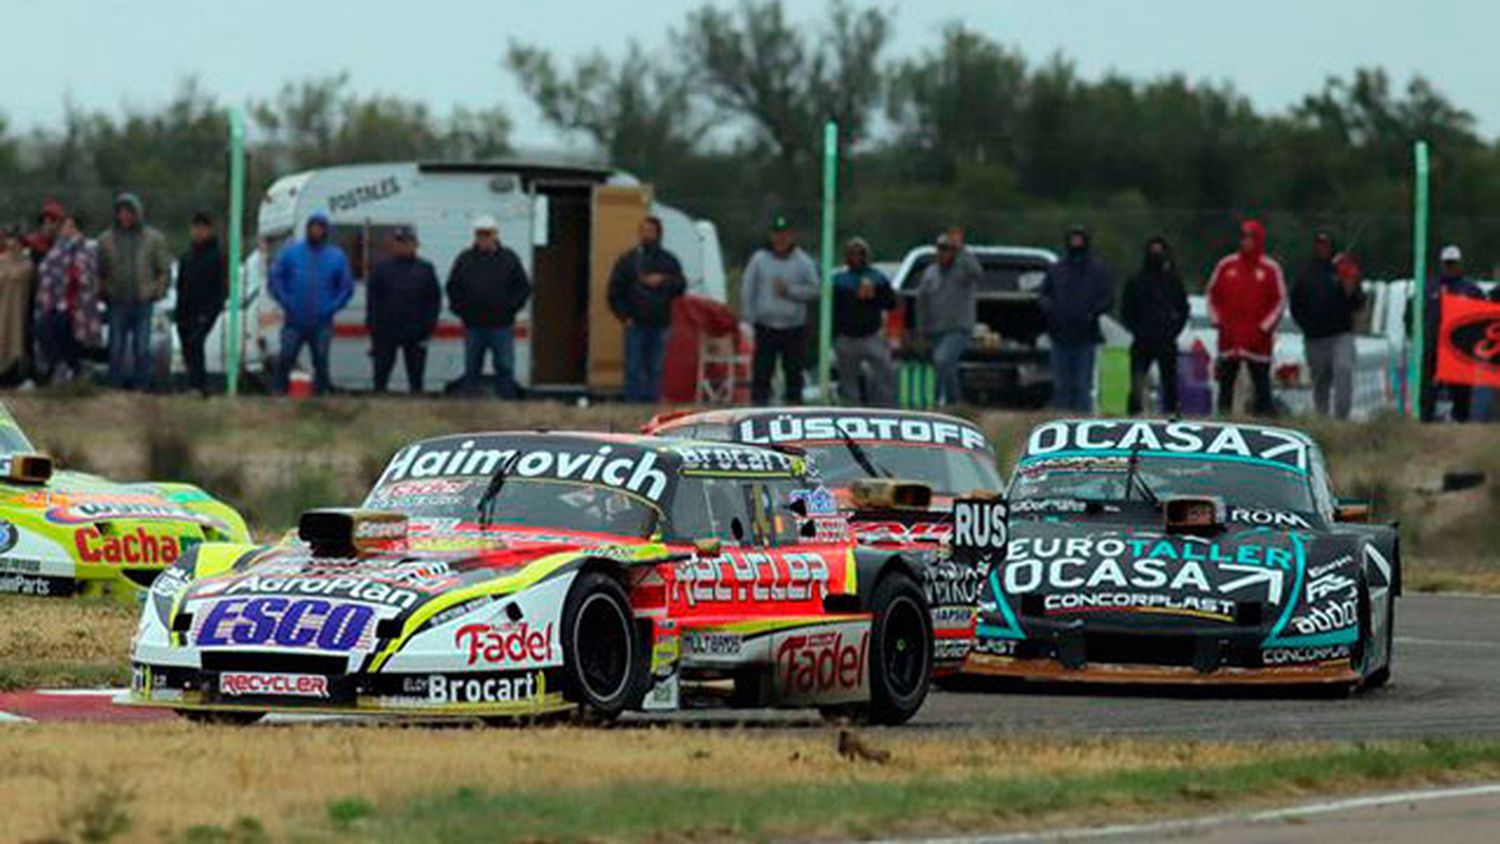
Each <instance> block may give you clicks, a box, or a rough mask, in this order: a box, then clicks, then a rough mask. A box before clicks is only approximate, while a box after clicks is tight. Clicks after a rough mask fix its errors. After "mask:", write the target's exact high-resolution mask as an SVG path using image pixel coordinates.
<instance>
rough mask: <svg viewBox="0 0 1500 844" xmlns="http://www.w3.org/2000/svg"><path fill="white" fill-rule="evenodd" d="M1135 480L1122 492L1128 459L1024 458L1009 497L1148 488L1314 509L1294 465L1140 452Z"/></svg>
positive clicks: (1113, 493) (1138, 492)
mask: <svg viewBox="0 0 1500 844" xmlns="http://www.w3.org/2000/svg"><path fill="white" fill-rule="evenodd" d="M1136 475H1137V476H1139V479H1140V480H1139V481H1138V482H1137V483H1136V484H1135V485H1134V486H1132V487H1131V488H1130V490H1129V495H1128V496H1127V495H1126V488H1127V484H1128V483H1129V478H1130V458H1129V457H1125V456H1118V455H1112V456H1098V457H1046V456H1039V457H1028V458H1025V459H1023V460H1022V461H1021V463H1020V465H1019V466H1017V467H1016V474H1015V478H1014V480H1013V481H1012V483H1011V488H1010V496H1009V498H1010V501H1011V502H1012V503H1013V504H1014V503H1015V502H1020V501H1071V502H1077V501H1084V502H1088V501H1106V502H1119V501H1122V500H1125V499H1126V498H1127V497H1128V498H1130V499H1132V500H1137V501H1144V500H1146V499H1147V498H1148V497H1149V495H1148V494H1147V493H1146V492H1145V491H1144V490H1143V489H1142V487H1143V486H1144V487H1145V489H1149V490H1150V492H1151V493H1153V494H1154V495H1155V496H1156V498H1158V499H1164V498H1168V497H1172V496H1215V497H1219V498H1222V499H1224V503H1225V504H1226V505H1227V506H1231V507H1245V508H1258V509H1272V510H1292V511H1296V512H1302V513H1311V512H1313V511H1314V510H1315V507H1314V504H1313V500H1312V490H1311V487H1310V486H1309V485H1308V482H1307V475H1306V474H1305V473H1304V472H1303V471H1302V470H1299V469H1297V468H1296V467H1294V466H1288V465H1286V464H1282V463H1277V462H1273V461H1259V462H1249V461H1246V462H1239V461H1227V460H1210V459H1207V458H1205V457H1204V456H1203V455H1197V454H1163V453H1158V452H1151V453H1146V452H1142V453H1141V454H1140V456H1139V463H1138V464H1137V466H1136Z"/></svg>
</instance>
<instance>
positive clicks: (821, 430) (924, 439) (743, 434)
mask: <svg viewBox="0 0 1500 844" xmlns="http://www.w3.org/2000/svg"><path fill="white" fill-rule="evenodd" d="M846 437H847V438H849V439H853V440H860V441H872V442H900V443H912V444H916V445H943V446H953V447H956V448H964V449H968V450H970V451H980V452H984V453H986V454H988V453H990V446H989V443H988V442H987V441H986V440H985V438H984V433H983V432H982V431H980V430H979V429H978V428H975V427H973V426H972V425H967V424H964V423H961V422H958V421H948V420H942V419H939V420H933V419H920V418H912V417H909V416H900V415H896V414H873V413H866V414H853V413H851V414H839V415H837V416H833V415H826V416H814V415H803V414H791V413H786V414H780V415H777V416H757V417H752V418H750V419H746V420H744V421H743V422H741V423H740V424H739V440H740V441H741V442H746V443H752V444H755V445H771V444H775V443H795V442H827V441H834V440H842V439H844V438H846Z"/></svg>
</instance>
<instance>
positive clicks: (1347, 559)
mask: <svg viewBox="0 0 1500 844" xmlns="http://www.w3.org/2000/svg"><path fill="white" fill-rule="evenodd" d="M1352 562H1354V557H1353V556H1352V555H1350V554H1343V555H1341V556H1338V557H1334V558H1333V559H1332V560H1329V561H1328V562H1326V563H1322V564H1320V565H1316V566H1308V567H1307V576H1308V577H1309V578H1318V577H1322V576H1323V575H1325V574H1327V573H1328V572H1331V571H1333V570H1334V569H1338V568H1343V567H1344V566H1347V565H1349V564H1350V563H1352Z"/></svg>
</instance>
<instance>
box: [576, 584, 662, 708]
mask: <svg viewBox="0 0 1500 844" xmlns="http://www.w3.org/2000/svg"><path fill="white" fill-rule="evenodd" d="M562 620H563V623H562V645H563V667H562V674H563V695H564V696H565V697H566V698H567V699H568V700H569V701H571V702H573V703H574V704H576V705H577V706H578V716H579V718H580V719H581V720H583V721H586V722H589V723H608V722H609V721H612V720H614V719H615V718H617V717H618V716H619V715H620V713H621V712H623V711H625V709H626V707H627V706H629V705H630V703H631V702H632V701H633V700H636V699H638V697H639V695H640V691H641V689H640V686H641V684H642V683H643V682H644V679H645V676H646V673H647V668H646V666H647V662H646V656H647V655H646V649H645V647H644V646H643V645H642V643H641V642H640V637H639V635H638V634H637V633H636V626H635V620H634V616H633V614H632V613H631V611H630V599H629V598H628V597H627V596H626V594H625V588H624V587H623V586H621V585H620V584H619V582H618V581H616V580H615V579H614V578H612V577H610V576H609V575H607V574H604V573H602V572H596V571H591V572H584V573H583V574H581V575H579V576H578V580H577V581H575V582H574V583H573V588H572V589H571V590H569V592H568V599H567V601H566V602H565V603H564V604H563V616H562Z"/></svg>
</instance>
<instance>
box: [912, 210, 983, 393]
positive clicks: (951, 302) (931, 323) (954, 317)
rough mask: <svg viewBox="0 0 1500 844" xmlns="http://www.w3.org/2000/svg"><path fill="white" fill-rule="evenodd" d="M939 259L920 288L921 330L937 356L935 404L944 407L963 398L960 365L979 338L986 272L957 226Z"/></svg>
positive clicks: (940, 246)
mask: <svg viewBox="0 0 1500 844" xmlns="http://www.w3.org/2000/svg"><path fill="white" fill-rule="evenodd" d="M936 248H937V260H935V261H933V262H932V263H931V264H929V265H928V266H927V269H926V270H924V271H923V272H922V277H921V279H920V281H918V283H917V328H918V329H919V330H920V331H921V332H922V335H923V338H924V339H925V341H926V344H927V349H928V351H929V352H930V354H931V355H932V368H933V375H934V379H933V380H934V381H935V382H936V384H935V385H934V386H935V390H934V393H935V397H934V398H935V400H936V402H937V405H938V406H939V407H942V406H946V405H952V404H957V403H958V402H959V401H960V400H961V399H962V397H963V396H962V391H961V385H960V384H959V380H958V364H959V361H960V360H961V359H962V358H963V354H964V352H965V351H967V350H968V348H969V344H970V343H971V342H972V341H973V338H974V319H975V317H974V310H975V292H976V291H977V290H978V289H979V280H980V278H981V277H983V275H984V269H983V268H982V267H981V266H980V265H979V260H978V259H977V258H975V257H974V256H973V255H971V254H970V253H969V251H968V250H967V249H965V248H964V242H963V230H962V229H960V228H959V227H957V226H953V227H950V228H949V229H948V231H945V232H943V233H942V234H941V235H938V238H937V241H936Z"/></svg>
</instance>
